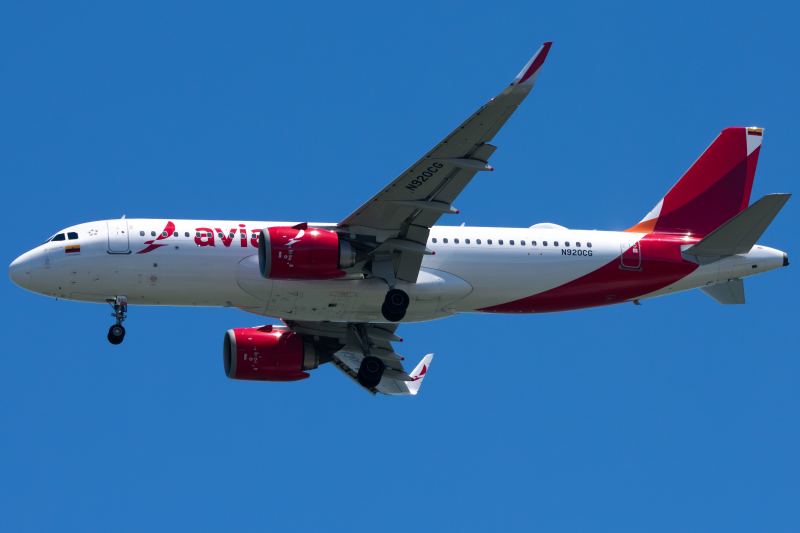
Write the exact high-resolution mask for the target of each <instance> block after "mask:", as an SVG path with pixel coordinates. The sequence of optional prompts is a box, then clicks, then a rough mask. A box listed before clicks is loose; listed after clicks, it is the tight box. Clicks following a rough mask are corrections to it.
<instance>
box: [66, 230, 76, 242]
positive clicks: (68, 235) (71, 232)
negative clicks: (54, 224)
mask: <svg viewBox="0 0 800 533" xmlns="http://www.w3.org/2000/svg"><path fill="white" fill-rule="evenodd" d="M67 237H68V238H69V240H71V241H73V240H75V239H77V238H78V234H77V233H75V232H74V231H70V232H69V233H67Z"/></svg>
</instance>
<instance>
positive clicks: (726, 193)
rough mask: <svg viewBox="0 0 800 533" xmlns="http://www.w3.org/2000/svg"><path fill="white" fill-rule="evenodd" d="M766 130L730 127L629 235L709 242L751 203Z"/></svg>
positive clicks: (631, 229) (723, 131)
mask: <svg viewBox="0 0 800 533" xmlns="http://www.w3.org/2000/svg"><path fill="white" fill-rule="evenodd" d="M763 133H764V130H763V129H761V128H726V129H724V130H722V133H720V134H719V136H718V137H717V138H716V139H715V140H714V142H713V143H711V146H709V147H708V148H707V149H706V151H705V152H703V155H701V156H700V158H699V159H698V160H697V161H695V162H694V164H693V165H692V166H691V168H689V170H687V171H686V173H685V174H684V175H683V177H681V179H680V180H678V183H676V184H675V186H673V187H672V189H670V190H669V192H668V193H667V194H666V196H664V198H662V199H661V201H659V202H658V204H657V205H656V207H655V208H653V210H652V211H650V213H648V214H647V216H646V217H644V219H643V220H642V221H641V222H639V223H638V224H636V225H635V226H634V227H632V228H630V229H628V230H627V231H630V232H636V233H667V234H680V235H686V234H690V235H693V236H700V237H703V236H705V235H708V234H709V233H711V232H712V231H714V230H715V229H717V228H718V227H720V226H721V225H722V224H724V223H725V222H727V221H728V220H730V219H731V218H733V217H734V216H736V215H737V214H739V213H740V212H741V211H742V210H744V209H745V208H746V207H747V206H748V205H749V204H750V191H751V190H752V188H753V178H754V177H755V174H756V164H757V163H758V154H759V152H760V151H761V139H762V136H763Z"/></svg>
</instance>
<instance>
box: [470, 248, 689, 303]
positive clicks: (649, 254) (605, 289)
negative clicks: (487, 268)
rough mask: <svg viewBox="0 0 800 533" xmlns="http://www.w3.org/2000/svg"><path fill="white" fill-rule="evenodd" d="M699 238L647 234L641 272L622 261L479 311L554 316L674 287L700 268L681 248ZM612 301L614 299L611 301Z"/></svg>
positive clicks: (616, 260) (620, 301)
mask: <svg viewBox="0 0 800 533" xmlns="http://www.w3.org/2000/svg"><path fill="white" fill-rule="evenodd" d="M695 242H697V239H690V240H687V239H684V238H679V237H673V236H668V235H646V236H644V237H643V238H642V239H641V240H640V241H639V243H640V246H641V253H642V267H641V271H637V270H628V269H622V268H620V264H621V262H620V258H619V257H617V258H616V259H614V260H613V261H611V262H610V263H608V264H606V265H604V266H602V267H600V268H599V269H597V270H595V271H593V272H590V273H589V274H586V275H585V276H583V277H580V278H578V279H576V280H573V281H570V282H569V283H565V284H564V285H561V286H560V287H555V288H553V289H550V290H548V291H544V292H542V293H539V294H534V295H533V296H528V297H527V298H522V299H520V300H515V301H513V302H508V303H505V304H500V305H494V306H491V307H485V308H483V309H478V311H484V312H487V313H554V312H558V311H574V310H576V309H587V308H590V307H600V306H602V305H613V304H616V303H622V302H624V301H626V300H632V299H635V298H636V297H638V296H643V295H645V294H649V293H651V292H655V291H657V290H659V289H663V288H664V287H667V286H669V285H672V284H673V283H675V282H676V281H678V280H680V279H683V278H684V277H686V276H688V275H689V274H691V273H692V272H694V271H695V270H696V269H697V267H698V265H696V264H695V263H691V262H689V261H684V260H683V258H682V257H681V245H684V244H693V243H695ZM609 298H610V299H609Z"/></svg>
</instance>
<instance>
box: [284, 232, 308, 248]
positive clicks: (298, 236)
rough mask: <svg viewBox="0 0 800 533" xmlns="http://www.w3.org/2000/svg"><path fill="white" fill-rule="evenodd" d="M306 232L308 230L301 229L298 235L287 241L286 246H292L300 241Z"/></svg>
mask: <svg viewBox="0 0 800 533" xmlns="http://www.w3.org/2000/svg"><path fill="white" fill-rule="evenodd" d="M305 232H306V230H304V229H301V230H300V232H299V233H298V234H297V236H296V237H295V238H294V239H290V240H289V242H287V243H286V246H291V245H293V244H294V243H296V242H300V239H301V238H302V237H303V235H304V234H305Z"/></svg>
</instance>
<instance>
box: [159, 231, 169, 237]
mask: <svg viewBox="0 0 800 533" xmlns="http://www.w3.org/2000/svg"><path fill="white" fill-rule="evenodd" d="M167 235H169V233H167V232H166V231H162V232H161V236H162V237H166V236H167Z"/></svg>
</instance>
